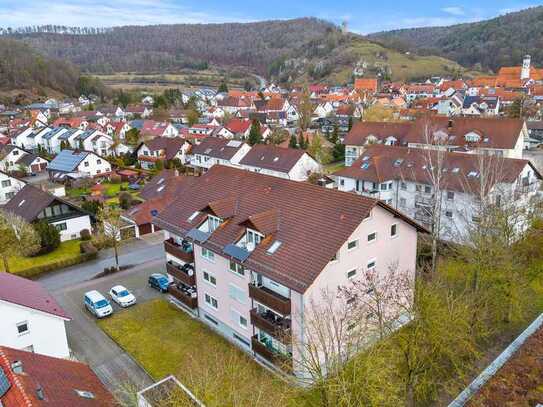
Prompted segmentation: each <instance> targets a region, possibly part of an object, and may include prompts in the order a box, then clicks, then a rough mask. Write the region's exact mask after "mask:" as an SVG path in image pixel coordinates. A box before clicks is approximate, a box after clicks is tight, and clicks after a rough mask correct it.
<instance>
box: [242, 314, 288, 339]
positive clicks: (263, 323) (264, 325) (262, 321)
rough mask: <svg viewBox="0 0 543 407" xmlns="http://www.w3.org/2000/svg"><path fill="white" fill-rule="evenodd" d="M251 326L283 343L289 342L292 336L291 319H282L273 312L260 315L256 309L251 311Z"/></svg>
mask: <svg viewBox="0 0 543 407" xmlns="http://www.w3.org/2000/svg"><path fill="white" fill-rule="evenodd" d="M251 324H253V325H254V326H256V327H257V328H259V329H262V330H264V331H266V332H267V333H269V334H271V335H273V336H275V337H276V338H278V339H279V340H280V341H281V342H287V341H288V337H289V335H290V324H291V321H290V319H286V318H281V317H278V316H277V315H274V314H273V313H272V312H270V311H268V312H264V313H259V312H258V311H257V309H256V308H253V309H252V310H251Z"/></svg>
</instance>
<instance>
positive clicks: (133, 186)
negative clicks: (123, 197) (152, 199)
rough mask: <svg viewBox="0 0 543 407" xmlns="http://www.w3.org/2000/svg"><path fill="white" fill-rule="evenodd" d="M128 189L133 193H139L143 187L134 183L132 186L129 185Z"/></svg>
mask: <svg viewBox="0 0 543 407" xmlns="http://www.w3.org/2000/svg"><path fill="white" fill-rule="evenodd" d="M128 189H130V190H132V191H139V190H140V189H141V186H140V185H139V184H137V183H132V184H130V185H128Z"/></svg>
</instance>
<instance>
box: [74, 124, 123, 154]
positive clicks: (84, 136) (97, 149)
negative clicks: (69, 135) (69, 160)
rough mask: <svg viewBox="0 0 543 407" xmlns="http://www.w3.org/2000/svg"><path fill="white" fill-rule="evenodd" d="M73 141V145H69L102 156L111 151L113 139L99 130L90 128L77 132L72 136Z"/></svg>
mask: <svg viewBox="0 0 543 407" xmlns="http://www.w3.org/2000/svg"><path fill="white" fill-rule="evenodd" d="M73 142H74V144H75V146H74V145H72V146H71V147H72V148H75V149H78V148H79V149H81V150H86V151H93V152H94V153H96V154H98V155H102V156H107V155H110V154H112V153H113V144H114V143H113V139H112V138H111V136H109V135H107V134H106V133H104V132H102V131H100V130H96V129H90V130H86V131H84V132H82V133H79V134H78V135H77V136H76V137H74V138H73Z"/></svg>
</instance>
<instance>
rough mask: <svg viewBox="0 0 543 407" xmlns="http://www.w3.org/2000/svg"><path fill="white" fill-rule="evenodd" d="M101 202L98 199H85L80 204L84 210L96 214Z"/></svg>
mask: <svg viewBox="0 0 543 407" xmlns="http://www.w3.org/2000/svg"><path fill="white" fill-rule="evenodd" d="M102 206H103V205H102V204H101V203H100V202H98V201H85V202H83V203H82V204H81V208H82V209H83V210H84V211H87V212H89V213H92V214H93V215H97V214H98V212H99V210H100V209H101V208H102Z"/></svg>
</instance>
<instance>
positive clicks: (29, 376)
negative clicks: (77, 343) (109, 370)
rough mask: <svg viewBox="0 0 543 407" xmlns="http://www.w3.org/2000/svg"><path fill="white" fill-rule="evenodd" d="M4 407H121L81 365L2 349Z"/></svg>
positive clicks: (0, 378) (0, 389) (0, 369)
mask: <svg viewBox="0 0 543 407" xmlns="http://www.w3.org/2000/svg"><path fill="white" fill-rule="evenodd" d="M0 404H1V405H2V406H3V407H23V406H25V407H26V406H32V407H34V406H36V407H47V406H59V407H60V406H70V407H114V406H116V405H118V403H117V402H116V401H115V399H114V398H113V396H112V395H111V393H109V392H108V391H107V390H106V388H105V387H104V385H103V384H102V383H101V382H100V379H98V376H96V374H95V373H94V372H93V371H92V370H91V369H90V367H88V366H87V365H84V364H83V363H80V362H75V361H72V360H66V359H59V358H55V357H50V356H44V355H39V354H36V353H32V352H25V351H21V350H17V349H12V348H9V347H7V346H0Z"/></svg>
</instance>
